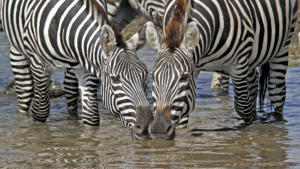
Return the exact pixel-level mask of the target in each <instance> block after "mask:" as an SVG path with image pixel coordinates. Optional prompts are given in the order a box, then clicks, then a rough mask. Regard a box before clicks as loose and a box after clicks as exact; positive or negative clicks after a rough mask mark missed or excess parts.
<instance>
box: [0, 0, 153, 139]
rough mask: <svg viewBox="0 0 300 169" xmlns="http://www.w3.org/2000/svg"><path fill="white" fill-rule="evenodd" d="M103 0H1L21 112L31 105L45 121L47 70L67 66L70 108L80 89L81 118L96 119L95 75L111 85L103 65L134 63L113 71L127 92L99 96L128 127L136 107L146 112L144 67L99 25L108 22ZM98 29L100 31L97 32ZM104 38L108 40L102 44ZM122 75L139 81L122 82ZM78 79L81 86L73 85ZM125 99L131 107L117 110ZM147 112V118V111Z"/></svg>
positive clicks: (35, 114) (74, 106) (135, 121)
mask: <svg viewBox="0 0 300 169" xmlns="http://www.w3.org/2000/svg"><path fill="white" fill-rule="evenodd" d="M106 5H107V4H106V1H105V0H95V1H92V0H49V1H37V0H29V1H28V0H3V1H1V20H2V21H3V26H4V30H5V32H6V34H7V37H8V39H9V41H10V44H11V56H10V57H11V65H12V70H13V72H14V74H15V78H16V89H17V96H18V100H19V110H20V111H21V112H28V110H29V107H30V105H31V111H32V116H33V118H34V119H35V120H37V121H46V119H47V117H48V115H49V110H50V106H49V97H48V88H49V81H50V80H49V79H50V75H51V72H52V71H55V70H56V69H67V72H66V74H65V77H66V80H65V82H64V84H65V87H66V88H68V87H69V88H68V89H67V93H66V97H67V98H69V99H68V100H69V101H68V106H69V109H70V110H73V111H76V109H77V96H78V93H81V99H82V120H83V122H84V123H86V124H89V125H99V112H98V103H97V88H98V84H99V80H101V82H102V85H103V86H108V88H109V89H108V90H111V88H112V87H111V86H112V84H110V81H111V80H110V78H112V76H110V75H109V76H103V73H104V72H106V69H107V67H110V68H112V69H117V68H119V67H122V69H123V68H126V67H130V66H132V65H134V66H135V69H130V73H129V72H125V69H124V70H119V71H114V72H113V73H114V75H116V76H118V77H121V78H122V79H121V80H120V81H121V83H122V84H123V83H124V84H126V85H127V86H129V87H127V88H125V87H124V86H122V88H120V89H119V90H120V92H123V93H124V95H126V96H127V98H126V99H123V98H122V97H119V95H118V94H116V95H114V94H112V95H111V96H110V97H105V98H104V99H103V100H105V102H107V103H108V104H107V108H108V109H109V110H111V109H110V107H111V106H114V107H116V110H118V111H116V112H113V113H119V114H120V116H121V117H122V118H121V119H122V120H125V121H124V123H125V124H128V125H127V126H128V127H131V126H134V125H136V124H139V121H138V119H137V118H136V117H137V114H136V112H137V111H139V108H142V109H144V110H147V111H143V112H142V113H145V114H146V113H149V112H150V113H151V111H150V106H149V103H148V100H147V98H146V93H145V88H144V87H145V85H146V80H145V79H146V76H147V72H146V70H147V69H146V67H145V66H144V65H143V63H142V62H141V61H140V60H139V59H138V58H137V56H136V52H135V50H134V49H128V48H126V47H123V46H118V42H115V43H116V44H115V43H113V42H111V39H114V38H112V37H114V35H113V36H110V35H112V34H114V33H113V31H112V29H111V28H110V27H109V26H107V25H105V26H103V24H105V23H107V22H108V20H107V19H106V17H107V16H103V14H104V15H105V13H106ZM99 8H100V10H99ZM101 10H103V11H101ZM111 32H112V33H111ZM100 35H103V36H102V38H101V36H100ZM104 35H105V36H106V37H105V38H103V37H104ZM116 36H117V35H116ZM106 41H109V43H107V44H103V43H104V42H106ZM106 45H107V46H106ZM104 46H106V47H104ZM110 49H111V51H106V50H110ZM108 60H112V61H108ZM137 65H139V66H137ZM141 65H142V66H141ZM126 73H127V74H126ZM123 74H126V77H123V76H122V75H123ZM125 80H127V81H130V82H132V81H135V82H136V83H137V84H140V85H136V84H134V83H128V84H127V83H125V82H124V81H125ZM105 81H107V83H104V82H105ZM78 85H79V89H80V90H78V88H77V87H76V86H78ZM33 88H34V89H33ZM103 88H104V87H103ZM103 92H104V93H106V92H109V91H104V90H103ZM131 93H135V95H134V96H132V95H131ZM103 95H105V94H103ZM31 101H32V102H33V103H32V104H31ZM126 102H128V103H129V104H131V105H132V107H133V108H132V107H131V108H130V109H127V108H124V107H123V109H122V110H120V107H119V106H121V105H120V103H126ZM110 104H113V105H110ZM132 109H133V110H132ZM128 111H131V112H132V113H131V114H130V115H131V119H130V120H128V118H123V114H122V113H123V112H128ZM149 117H150V119H149V120H151V117H152V116H150V115H149ZM127 120H128V121H127ZM143 122H144V121H143ZM145 125H146V124H145ZM131 129H132V128H130V130H131ZM143 132H144V131H143ZM139 134H141V133H139ZM143 134H144V133H143Z"/></svg>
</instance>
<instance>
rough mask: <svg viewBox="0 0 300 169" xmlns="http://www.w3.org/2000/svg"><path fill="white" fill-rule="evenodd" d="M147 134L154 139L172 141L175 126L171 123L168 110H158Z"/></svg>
mask: <svg viewBox="0 0 300 169" xmlns="http://www.w3.org/2000/svg"><path fill="white" fill-rule="evenodd" d="M149 133H150V136H151V138H154V139H167V140H172V139H173V138H174V136H175V125H174V124H172V121H171V111H170V108H163V109H161V108H158V109H157V110H156V112H155V115H154V120H153V122H152V123H151V124H150V127H149Z"/></svg>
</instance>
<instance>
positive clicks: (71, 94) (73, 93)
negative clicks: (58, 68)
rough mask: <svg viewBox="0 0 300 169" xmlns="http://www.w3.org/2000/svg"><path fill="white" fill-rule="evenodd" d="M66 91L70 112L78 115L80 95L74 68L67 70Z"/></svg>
mask: <svg viewBox="0 0 300 169" xmlns="http://www.w3.org/2000/svg"><path fill="white" fill-rule="evenodd" d="M64 92H65V94H64V95H65V97H66V99H67V104H68V111H69V113H71V114H73V115H77V107H78V106H77V103H78V96H79V89H78V79H77V77H76V75H75V73H74V72H72V70H67V71H66V72H65V79H64Z"/></svg>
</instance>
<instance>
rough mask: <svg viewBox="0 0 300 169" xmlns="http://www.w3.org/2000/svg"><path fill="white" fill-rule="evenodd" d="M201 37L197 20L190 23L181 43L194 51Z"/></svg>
mask: <svg viewBox="0 0 300 169" xmlns="http://www.w3.org/2000/svg"><path fill="white" fill-rule="evenodd" d="M199 39H200V33H199V29H198V26H197V24H196V22H190V23H188V24H187V26H186V29H185V32H184V35H183V41H182V44H181V45H184V46H185V48H186V49H187V50H189V51H192V50H194V48H195V47H196V45H197V44H198V41H199Z"/></svg>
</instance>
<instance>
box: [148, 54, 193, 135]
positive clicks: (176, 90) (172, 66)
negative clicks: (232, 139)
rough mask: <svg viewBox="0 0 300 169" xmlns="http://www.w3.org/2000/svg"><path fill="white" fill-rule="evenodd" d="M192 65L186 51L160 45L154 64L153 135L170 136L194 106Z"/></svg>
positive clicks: (183, 122)
mask: <svg viewBox="0 0 300 169" xmlns="http://www.w3.org/2000/svg"><path fill="white" fill-rule="evenodd" d="M193 69H194V65H193V62H192V61H191V57H190V56H189V53H188V52H186V51H184V50H182V49H180V48H178V49H176V50H175V51H174V52H170V51H169V49H168V48H163V49H162V50H161V51H160V52H159V54H158V59H157V60H156V62H155V64H154V68H153V78H154V81H153V91H152V95H153V99H154V120H153V122H152V123H151V124H150V132H151V136H152V137H155V138H156V137H160V138H165V139H172V138H173V137H174V134H175V127H183V126H185V125H186V124H187V122H188V115H189V113H190V112H191V111H192V110H193V109H194V106H195V79H194V77H193Z"/></svg>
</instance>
